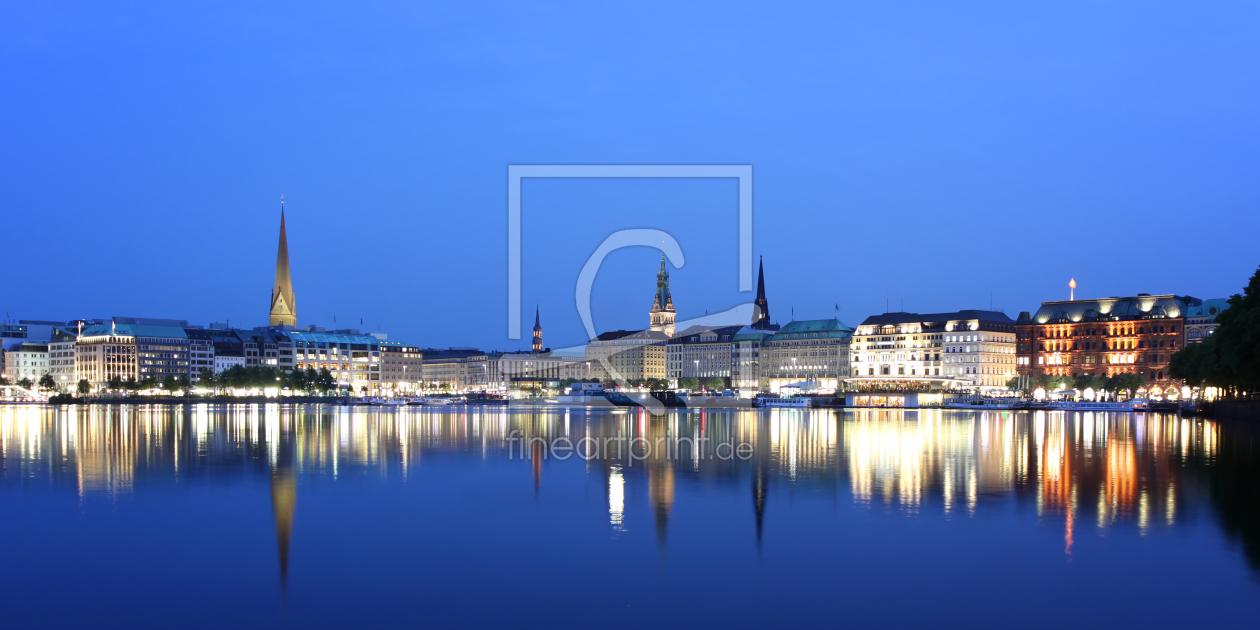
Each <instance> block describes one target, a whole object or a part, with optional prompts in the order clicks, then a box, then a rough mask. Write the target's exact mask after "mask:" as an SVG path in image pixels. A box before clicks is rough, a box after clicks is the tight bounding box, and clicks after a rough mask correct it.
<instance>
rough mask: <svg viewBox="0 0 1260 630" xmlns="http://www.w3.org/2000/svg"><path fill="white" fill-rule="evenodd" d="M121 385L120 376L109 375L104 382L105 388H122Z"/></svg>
mask: <svg viewBox="0 0 1260 630" xmlns="http://www.w3.org/2000/svg"><path fill="white" fill-rule="evenodd" d="M123 386H124V384H123V380H122V377H121V376H111V377H109V381H108V382H107V383H106V384H105V387H106V389H112V390H119V389H122V388H123Z"/></svg>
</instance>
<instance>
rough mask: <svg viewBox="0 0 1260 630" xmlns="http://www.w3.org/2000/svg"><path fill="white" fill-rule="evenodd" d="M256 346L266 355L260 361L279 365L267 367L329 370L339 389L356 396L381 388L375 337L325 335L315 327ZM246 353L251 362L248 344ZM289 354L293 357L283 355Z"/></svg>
mask: <svg viewBox="0 0 1260 630" xmlns="http://www.w3.org/2000/svg"><path fill="white" fill-rule="evenodd" d="M254 343H255V345H256V346H257V350H253V351H255V352H262V353H263V356H261V357H259V359H260V360H263V361H268V362H270V361H275V363H274V364H273V363H267V365H273V366H274V367H278V368H280V369H302V370H306V369H314V370H317V371H318V370H328V372H329V373H330V374H332V376H333V378H335V379H336V380H337V384H338V385H339V386H341V387H343V388H347V389H350V390H351V391H353V392H355V393H361V392H363V391H364V390H365V389H366V390H367V391H369V392H371V391H374V390H377V389H379V387H380V384H381V343H380V340H378V339H377V338H376V337H373V336H372V335H364V334H360V333H359V331H357V330H353V329H349V330H334V331H324V330H323V329H320V328H316V327H314V326H312V327H310V328H309V329H307V330H301V331H291V332H288V333H287V334H283V333H277V332H274V331H272V332H269V333H267V334H265V335H260V336H257V337H255V341H254ZM245 349H246V360H247V361H248V360H249V359H250V358H251V356H250V352H251V346H250V345H249V344H248V343H247V344H246V346H245ZM285 351H288V352H289V353H290V356H287V357H286V356H284V355H282V354H281V353H282V352H285ZM285 359H288V361H291V362H292V365H291V366H289V367H286V366H288V365H289V364H288V363H286V361H285Z"/></svg>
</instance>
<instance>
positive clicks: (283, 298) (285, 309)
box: [269, 196, 297, 326]
mask: <svg viewBox="0 0 1260 630" xmlns="http://www.w3.org/2000/svg"><path fill="white" fill-rule="evenodd" d="M269 325H271V326H296V325H297V303H296V301H295V300H294V298H293V280H292V279H291V278H290V277H289V238H288V236H287V235H286V234H285V229H284V197H283V196H282V197H280V243H279V245H277V246H276V283H275V285H274V286H273V287H272V289H271V319H270V324H269Z"/></svg>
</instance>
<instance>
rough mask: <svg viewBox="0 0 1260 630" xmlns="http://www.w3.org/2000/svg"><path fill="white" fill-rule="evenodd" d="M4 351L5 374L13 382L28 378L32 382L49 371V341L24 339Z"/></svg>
mask: <svg viewBox="0 0 1260 630" xmlns="http://www.w3.org/2000/svg"><path fill="white" fill-rule="evenodd" d="M9 348H10V349H8V350H5V351H4V376H5V378H7V379H9V382H11V383H17V382H18V381H20V380H22V379H24V378H28V379H30V380H31V381H32V382H36V381H39V378H40V377H41V376H43V375H45V374H47V373H48V343H47V342H44V341H23V342H19V343H16V344H13V345H11V346H9Z"/></svg>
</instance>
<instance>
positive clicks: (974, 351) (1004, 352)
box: [853, 310, 1016, 389]
mask: <svg viewBox="0 0 1260 630" xmlns="http://www.w3.org/2000/svg"><path fill="white" fill-rule="evenodd" d="M853 344H854V345H853V374H854V379H855V381H860V380H866V381H884V380H888V381H892V380H903V381H931V382H936V381H940V382H951V383H952V384H953V385H958V386H964V387H975V388H980V389H1000V388H1003V387H1005V386H1006V381H1007V380H1009V379H1010V378H1011V376H1014V374H1015V359H1016V357H1015V322H1013V321H1011V318H1010V317H1007V316H1006V314H1005V313H1000V312H997V311H983V310H963V311H957V312H953V313H932V314H920V313H884V314H883V315H874V316H871V317H868V318H866V320H865V321H863V322H862V323H861V324H860V325H859V326H858V329H857V333H856V334H855V335H854V338H853Z"/></svg>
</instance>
